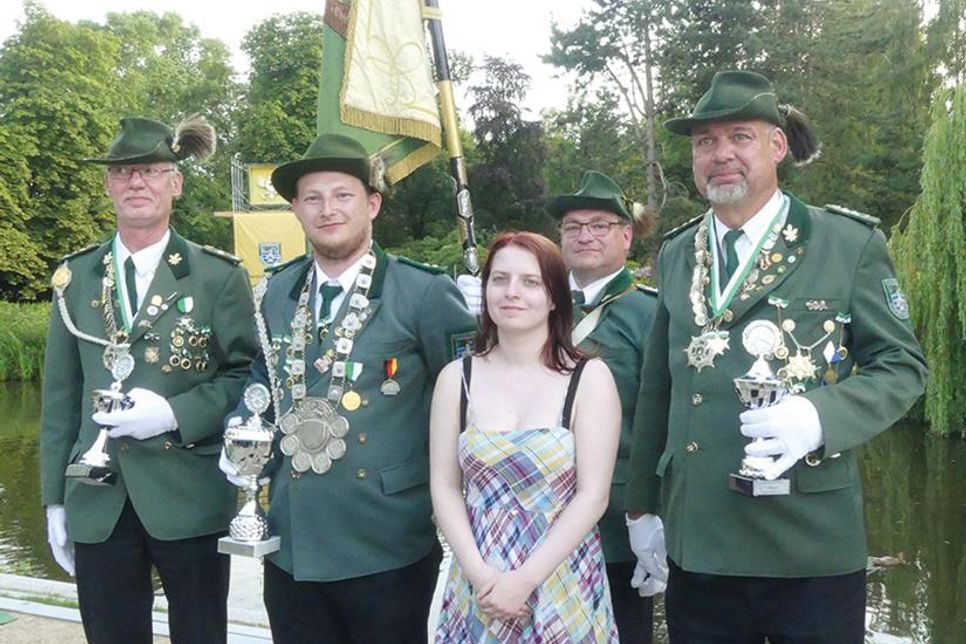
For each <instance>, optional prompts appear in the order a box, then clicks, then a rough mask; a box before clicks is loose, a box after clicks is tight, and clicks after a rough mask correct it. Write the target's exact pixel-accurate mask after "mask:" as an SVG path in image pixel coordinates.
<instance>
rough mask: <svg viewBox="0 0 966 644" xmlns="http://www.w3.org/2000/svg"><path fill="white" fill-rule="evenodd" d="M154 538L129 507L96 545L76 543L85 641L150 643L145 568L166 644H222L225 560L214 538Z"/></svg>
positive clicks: (96, 643) (149, 599)
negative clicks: (159, 599)
mask: <svg viewBox="0 0 966 644" xmlns="http://www.w3.org/2000/svg"><path fill="white" fill-rule="evenodd" d="M219 536H221V535H217V534H216V535H207V536H204V537H195V538H192V539H179V540H177V541H160V540H158V539H155V538H153V537H151V536H150V535H148V533H147V531H145V529H144V526H143V525H141V520H140V519H138V516H137V514H136V513H135V512H134V508H133V507H132V506H131V502H130V501H128V502H127V503H125V505H124V510H123V511H122V512H121V517H120V518H119V519H118V521H117V525H116V526H114V532H112V533H111V536H110V537H108V538H107V540H106V541H103V542H101V543H75V544H74V559H75V563H76V573H77V597H78V600H79V602H80V613H81V619H82V620H83V622H84V633H85V635H86V636H87V641H88V642H89V643H90V644H142V643H144V644H151V642H152V641H153V637H152V635H151V606H152V604H153V603H154V590H153V588H152V587H151V566H152V564H153V565H154V567H155V568H156V569H157V571H158V576H159V577H160V578H161V585H162V586H163V587H164V594H165V596H166V597H167V598H168V626H169V628H170V632H171V642H172V643H173V644H215V643H217V642H225V641H226V640H227V637H228V634H227V622H228V606H227V602H228V575H229V570H230V562H229V559H228V557H227V556H226V555H220V554H218V537H219Z"/></svg>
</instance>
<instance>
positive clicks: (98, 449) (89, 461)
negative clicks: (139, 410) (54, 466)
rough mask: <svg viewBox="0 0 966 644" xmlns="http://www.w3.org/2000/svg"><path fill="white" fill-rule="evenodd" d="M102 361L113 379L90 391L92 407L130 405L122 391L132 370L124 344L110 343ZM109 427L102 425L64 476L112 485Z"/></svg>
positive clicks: (109, 408) (106, 409)
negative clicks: (109, 383)
mask: <svg viewBox="0 0 966 644" xmlns="http://www.w3.org/2000/svg"><path fill="white" fill-rule="evenodd" d="M104 361H105V363H106V364H107V365H108V368H109V369H110V370H111V377H112V378H113V379H114V382H112V383H111V388H110V389H95V390H94V391H93V392H91V398H92V400H93V405H94V411H103V412H112V411H118V410H120V409H130V408H131V405H132V404H133V403H132V402H131V399H130V398H128V397H127V395H125V394H124V392H122V391H121V386H122V383H123V382H124V379H125V378H127V377H128V376H130V375H131V372H132V371H134V357H133V356H132V355H131V354H130V353H128V352H127V349H126V347H117V346H112V347H109V348H108V351H106V352H105V355H104ZM110 430H111V428H110V427H106V426H101V427H100V429H99V431H98V432H97V438H96V439H94V444H93V445H91V446H90V448H89V449H88V450H87V451H86V452H84V453H83V454H81V456H80V457H79V458H78V459H77V460H76V461H74V462H73V463H71V464H70V465H68V466H67V469H66V470H65V471H64V476H66V477H67V478H69V479H73V480H75V481H78V482H80V483H86V484H87V485H100V486H106V485H114V483H115V482H116V481H117V472H115V471H114V470H112V469H111V457H110V455H109V454H108V453H107V439H108V438H110V437H109V436H108V432H109V431H110Z"/></svg>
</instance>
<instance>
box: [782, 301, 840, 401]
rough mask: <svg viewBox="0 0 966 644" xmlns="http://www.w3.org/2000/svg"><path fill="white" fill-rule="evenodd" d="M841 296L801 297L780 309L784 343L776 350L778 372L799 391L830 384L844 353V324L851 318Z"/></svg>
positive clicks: (835, 378)
mask: <svg viewBox="0 0 966 644" xmlns="http://www.w3.org/2000/svg"><path fill="white" fill-rule="evenodd" d="M846 306H847V302H846V301H845V300H844V299H843V298H824V297H804V298H797V299H794V300H792V301H791V302H789V304H788V306H787V307H785V308H784V309H783V310H782V315H781V330H782V341H783V343H784V346H783V347H781V348H780V349H779V351H778V352H776V355H775V357H776V358H777V359H778V361H779V366H780V368H779V370H778V376H779V377H782V378H785V379H786V380H788V381H789V382H791V383H792V386H793V388H794V389H796V390H798V391H802V390H805V389H811V388H812V387H814V386H817V385H819V384H822V383H824V384H834V382H836V381H837V380H838V379H839V377H841V373H840V371H841V370H840V369H839V367H840V366H841V365H843V364H844V363H843V361H844V360H845V358H846V356H847V353H848V352H847V351H846V350H845V345H846V328H847V325H848V323H849V321H850V320H851V318H850V317H849V314H848V312H847V311H846Z"/></svg>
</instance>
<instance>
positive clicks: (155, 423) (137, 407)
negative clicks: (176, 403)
mask: <svg viewBox="0 0 966 644" xmlns="http://www.w3.org/2000/svg"><path fill="white" fill-rule="evenodd" d="M127 397H128V398H130V400H131V405H130V407H129V408H128V409H119V410H118V411H98V412H94V414H93V415H91V418H92V419H94V422H95V423H97V424H98V425H102V426H104V427H110V428H111V431H110V432H108V434H110V436H111V438H120V437H122V436H130V437H131V438H135V439H137V440H144V439H146V438H151V437H152V436H157V435H158V434H163V433H165V432H170V431H173V430H175V429H177V427H178V421H177V420H176V419H175V417H174V412H173V411H172V410H171V405H169V404H168V401H167V400H165V399H164V398H163V397H161V396H159V395H158V394H156V393H154V392H153V391H151V390H150V389H141V388H139V387H135V388H134V389H132V390H131V391H130V393H128V395H127Z"/></svg>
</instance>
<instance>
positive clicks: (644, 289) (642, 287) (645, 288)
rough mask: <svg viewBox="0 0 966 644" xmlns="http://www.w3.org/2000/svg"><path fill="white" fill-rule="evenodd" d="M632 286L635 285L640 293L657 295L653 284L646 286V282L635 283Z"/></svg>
mask: <svg viewBox="0 0 966 644" xmlns="http://www.w3.org/2000/svg"><path fill="white" fill-rule="evenodd" d="M634 286H636V287H637V290H638V291H641V292H642V293H646V294H647V295H651V296H653V297H657V289H656V288H654V287H653V286H648V285H647V284H635V285H634Z"/></svg>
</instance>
